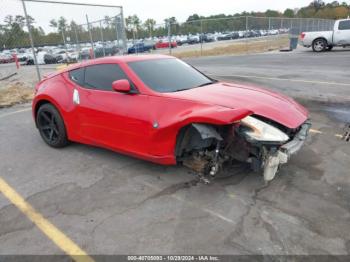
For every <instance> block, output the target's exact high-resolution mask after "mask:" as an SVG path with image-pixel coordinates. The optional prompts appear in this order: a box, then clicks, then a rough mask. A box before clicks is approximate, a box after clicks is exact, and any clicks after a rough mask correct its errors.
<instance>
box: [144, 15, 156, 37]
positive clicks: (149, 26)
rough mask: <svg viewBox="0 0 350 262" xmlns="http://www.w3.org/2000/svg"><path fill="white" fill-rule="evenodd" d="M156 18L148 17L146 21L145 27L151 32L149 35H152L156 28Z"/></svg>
mask: <svg viewBox="0 0 350 262" xmlns="http://www.w3.org/2000/svg"><path fill="white" fill-rule="evenodd" d="M156 23H157V22H156V20H154V19H152V18H148V19H147V20H146V21H145V22H144V23H143V26H144V28H145V29H146V30H147V31H148V32H149V37H152V32H153V30H154V26H155V25H156Z"/></svg>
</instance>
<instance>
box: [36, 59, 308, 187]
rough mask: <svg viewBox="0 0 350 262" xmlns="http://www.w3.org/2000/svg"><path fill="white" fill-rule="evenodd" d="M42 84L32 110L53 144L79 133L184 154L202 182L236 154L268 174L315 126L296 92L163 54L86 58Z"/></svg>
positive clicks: (160, 154)
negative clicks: (227, 76)
mask: <svg viewBox="0 0 350 262" xmlns="http://www.w3.org/2000/svg"><path fill="white" fill-rule="evenodd" d="M35 92H36V95H35V98H34V100H33V105H32V106H33V116H34V119H35V123H36V126H37V128H38V129H39V132H40V135H41V136H42V138H43V140H44V141H45V142H46V143H47V144H48V145H50V146H52V147H63V146H66V145H67V144H68V143H69V141H74V142H79V143H84V144H90V145H94V146H100V147H104V148H108V149H111V150H114V151H117V152H121V153H125V154H129V155H131V156H135V157H138V158H142V159H145V160H149V161H152V162H156V163H159V164H164V165H175V164H177V163H179V164H183V165H184V166H186V167H188V168H190V169H192V170H193V171H195V172H196V174H198V175H199V176H200V177H201V178H202V179H203V180H204V181H209V180H210V179H209V178H212V177H215V175H216V174H217V173H218V172H220V171H221V170H222V169H223V168H224V167H226V166H230V164H231V163H233V162H234V161H237V160H238V161H242V162H247V163H250V165H251V167H252V168H253V169H254V170H256V171H258V170H261V171H262V173H263V174H264V178H265V180H266V181H269V180H271V179H273V177H274V176H275V174H276V172H277V170H278V168H279V166H280V165H281V164H284V163H286V162H287V161H288V159H289V157H290V155H292V154H294V153H295V152H297V151H298V150H299V149H300V148H301V146H302V145H303V143H304V141H305V139H306V136H307V134H308V131H309V128H310V123H309V122H308V112H307V110H306V109H305V108H304V107H302V106H301V105H299V104H298V103H296V102H295V101H294V100H292V99H290V98H288V97H285V96H283V95H280V94H276V93H273V92H271V91H267V90H264V89H260V88H256V87H251V86H246V85H240V84H234V83H226V82H219V81H217V80H214V79H212V78H210V77H208V76H206V75H204V74H203V73H201V72H199V71H198V70H196V69H195V68H193V67H192V66H190V65H188V64H186V63H185V62H183V61H181V60H179V59H176V58H174V57H171V56H164V55H143V56H141V55H138V56H122V57H107V58H100V59H96V60H90V61H86V62H83V63H80V64H76V65H73V66H70V67H68V68H66V69H64V70H63V71H61V72H57V73H53V74H51V75H49V76H47V77H46V78H45V79H43V80H42V81H41V82H40V83H38V85H37V86H36V91H35Z"/></svg>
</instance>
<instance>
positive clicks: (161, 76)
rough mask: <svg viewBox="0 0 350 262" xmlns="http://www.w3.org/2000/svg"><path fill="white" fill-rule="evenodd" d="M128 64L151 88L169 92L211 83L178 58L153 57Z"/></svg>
mask: <svg viewBox="0 0 350 262" xmlns="http://www.w3.org/2000/svg"><path fill="white" fill-rule="evenodd" d="M128 65H129V66H130V67H131V69H132V70H133V71H134V72H135V73H136V74H137V75H138V76H139V78H140V79H141V80H142V81H143V82H144V83H145V84H146V85H147V86H149V87H150V88H151V89H153V90H155V91H157V92H160V93H170V92H177V91H182V90H187V89H191V88H196V87H200V86H204V85H209V84H212V83H213V80H212V79H210V78H208V77H206V76H205V75H203V74H202V73H200V72H198V71H197V70H196V69H194V68H192V67H191V66H190V65H188V64H186V63H185V62H182V61H181V60H179V59H173V58H169V59H154V60H146V61H137V62H130V63H128Z"/></svg>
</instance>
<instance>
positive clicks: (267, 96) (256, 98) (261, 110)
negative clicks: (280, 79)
mask: <svg viewBox="0 0 350 262" xmlns="http://www.w3.org/2000/svg"><path fill="white" fill-rule="evenodd" d="M167 95H169V96H171V97H173V98H177V99H185V100H191V101H195V102H199V103H206V104H212V105H219V106H223V107H228V108H233V109H234V108H244V109H247V110H250V111H252V112H253V113H254V114H256V115H260V116H263V117H266V118H268V119H271V120H273V121H275V122H278V123H280V124H282V125H284V126H286V127H288V128H297V127H299V126H300V125H301V124H302V123H304V122H305V121H306V120H307V118H308V112H307V110H306V109H305V108H304V107H303V106H301V105H300V104H298V103H297V102H295V101H294V100H293V99H291V98H289V97H286V96H284V95H281V94H278V93H275V92H272V91H269V90H265V89H261V88H257V87H252V86H246V85H239V84H232V83H225V82H218V83H215V84H212V85H208V86H203V87H198V88H193V89H189V90H184V91H179V92H174V93H168V94H167Z"/></svg>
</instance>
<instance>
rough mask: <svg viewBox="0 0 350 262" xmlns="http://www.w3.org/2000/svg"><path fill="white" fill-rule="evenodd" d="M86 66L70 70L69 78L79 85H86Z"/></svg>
mask: <svg viewBox="0 0 350 262" xmlns="http://www.w3.org/2000/svg"><path fill="white" fill-rule="evenodd" d="M84 74H85V68H78V69H74V70H72V71H69V78H70V79H71V80H72V81H73V82H75V83H77V84H78V85H81V86H83V85H84Z"/></svg>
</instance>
